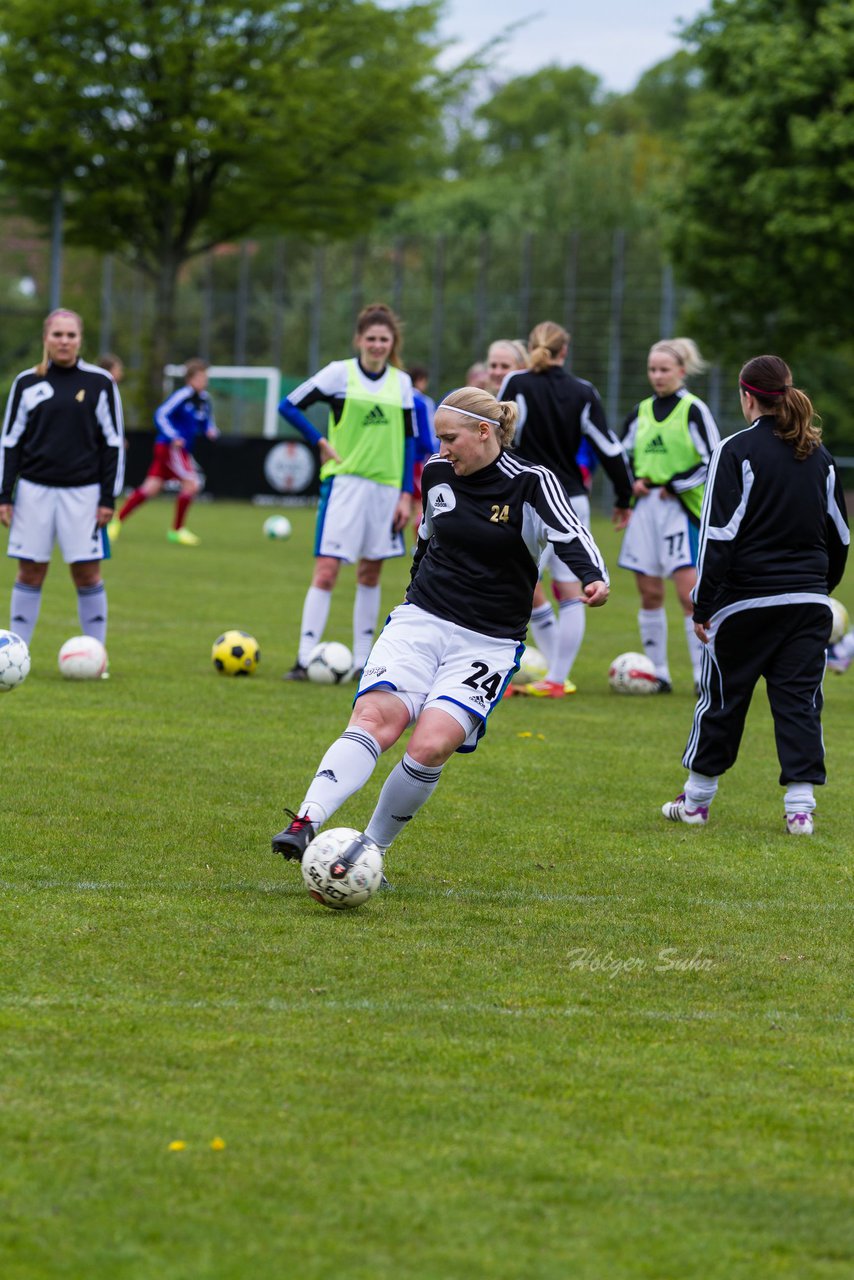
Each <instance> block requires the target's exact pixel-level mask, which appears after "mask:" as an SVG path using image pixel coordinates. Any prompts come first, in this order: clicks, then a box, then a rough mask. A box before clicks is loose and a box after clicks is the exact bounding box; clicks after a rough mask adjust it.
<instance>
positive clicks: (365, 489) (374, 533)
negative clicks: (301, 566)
mask: <svg viewBox="0 0 854 1280" xmlns="http://www.w3.org/2000/svg"><path fill="white" fill-rule="evenodd" d="M399 497H400V490H399V489H394V488H393V487H392V486H391V485H388V484H377V482H376V481H375V480H365V479H364V478H363V477H362V476H332V477H331V478H330V479H329V480H325V481H324V482H323V484H322V486H321V490H320V506H319V507H318V511H317V530H316V534H315V541H314V554H315V555H316V556H333V557H334V558H335V559H336V560H343V561H345V562H346V563H347V564H355V563H356V562H357V561H358V560H390V559H391V558H392V557H393V556H402V555H403V553H404V551H405V549H406V548H405V546H404V542H403V534H402V533H395V532H394V530H393V529H392V521H393V520H394V512H395V508H396V507H397V500H398V498H399Z"/></svg>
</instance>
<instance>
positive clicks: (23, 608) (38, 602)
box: [9, 582, 42, 645]
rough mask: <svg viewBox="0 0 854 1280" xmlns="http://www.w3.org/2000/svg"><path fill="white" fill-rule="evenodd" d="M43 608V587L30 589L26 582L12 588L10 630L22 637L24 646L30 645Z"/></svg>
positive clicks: (17, 583) (18, 583) (16, 584)
mask: <svg viewBox="0 0 854 1280" xmlns="http://www.w3.org/2000/svg"><path fill="white" fill-rule="evenodd" d="M41 607H42V589H41V587H29V586H27V585H26V583H24V582H16V583H15V584H14V586H13V587H12V607H11V609H10V611H9V612H10V622H9V630H10V631H14V633H15V635H16V636H20V637H21V639H22V640H23V641H24V644H26V645H29V643H30V640H31V639H32V637H33V632H34V631H35V629H36V623H37V622H38V620H39V609H40V608H41Z"/></svg>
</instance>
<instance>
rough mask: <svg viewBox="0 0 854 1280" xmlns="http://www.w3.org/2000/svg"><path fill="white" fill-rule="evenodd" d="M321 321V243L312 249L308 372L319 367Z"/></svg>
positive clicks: (312, 371)
mask: <svg viewBox="0 0 854 1280" xmlns="http://www.w3.org/2000/svg"><path fill="white" fill-rule="evenodd" d="M322 323H323V245H322V244H319V245H318V246H317V247H316V249H315V251H314V280H313V283H312V290H311V319H310V322H309V335H308V372H309V373H314V372H315V371H316V370H317V369H319V368H320V330H321V325H322Z"/></svg>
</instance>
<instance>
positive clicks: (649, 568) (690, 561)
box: [617, 489, 699, 578]
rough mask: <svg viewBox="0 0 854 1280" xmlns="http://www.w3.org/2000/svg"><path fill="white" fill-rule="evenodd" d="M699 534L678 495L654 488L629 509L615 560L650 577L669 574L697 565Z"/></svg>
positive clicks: (667, 576)
mask: <svg viewBox="0 0 854 1280" xmlns="http://www.w3.org/2000/svg"><path fill="white" fill-rule="evenodd" d="M662 495H663V496H662ZM698 537H699V530H698V529H697V527H696V525H694V524H692V523H691V521H690V520H689V519H688V516H687V514H686V512H685V508H684V507H683V506H682V503H681V502H680V501H679V499H678V498H674V497H672V496H671V495H670V494H669V493H668V492H667V490H666V489H653V491H652V493H650V495H649V496H648V497H646V498H639V499H638V501H637V504H636V505H635V507H634V510H633V511H632V517H631V520H630V521H629V525H628V528H627V529H626V532H625V534H624V535H623V545H622V546H621V548H620V555H619V558H618V560H617V564H618V565H619V566H620V568H621V569H633V570H634V572H635V573H645V574H647V575H648V576H649V577H651V578H669V577H670V575H671V574H673V573H675V572H676V570H677V569H688V568H691V567H692V566H694V565H696V563H697V546H698Z"/></svg>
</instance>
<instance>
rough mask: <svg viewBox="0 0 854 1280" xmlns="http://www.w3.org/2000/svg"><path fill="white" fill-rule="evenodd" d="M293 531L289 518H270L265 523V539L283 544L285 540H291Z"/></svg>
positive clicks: (280, 516)
mask: <svg viewBox="0 0 854 1280" xmlns="http://www.w3.org/2000/svg"><path fill="white" fill-rule="evenodd" d="M292 532H293V530H292V529H291V522H290V520H289V519H288V517H287V516H282V515H279V516H268V517H267V519H266V520H265V521H264V537H265V538H275V539H276V540H277V541H278V542H283V541H284V540H285V538H289V537H290V536H291V533H292Z"/></svg>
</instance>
